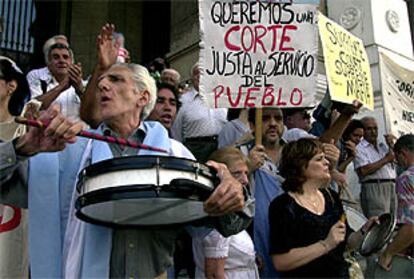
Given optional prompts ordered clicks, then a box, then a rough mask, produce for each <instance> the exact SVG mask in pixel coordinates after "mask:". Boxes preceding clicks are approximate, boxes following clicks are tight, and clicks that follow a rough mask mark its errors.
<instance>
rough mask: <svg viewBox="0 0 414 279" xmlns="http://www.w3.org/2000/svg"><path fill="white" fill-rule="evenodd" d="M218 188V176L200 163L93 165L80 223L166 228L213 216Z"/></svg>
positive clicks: (136, 160)
mask: <svg viewBox="0 0 414 279" xmlns="http://www.w3.org/2000/svg"><path fill="white" fill-rule="evenodd" d="M217 184H218V178H217V176H216V174H215V171H214V170H213V169H211V168H209V167H207V166H206V165H203V164H200V163H198V162H196V161H192V160H187V159H182V158H174V157H157V156H131V157H121V158H115V159H111V160H105V161H102V162H98V163H96V164H92V165H90V166H88V167H86V168H85V169H84V170H82V171H81V172H80V174H79V182H78V185H77V190H78V193H79V197H78V199H77V200H76V204H75V207H76V210H77V212H76V215H77V217H78V218H80V219H82V220H84V221H86V222H90V223H94V224H100V225H107V226H144V227H145V226H166V225H174V224H185V223H190V222H193V221H196V220H199V219H202V218H204V217H207V214H206V213H205V212H204V209H203V201H205V200H206V199H207V198H208V197H209V196H210V194H211V193H212V192H213V191H214V189H215V186H216V185H217Z"/></svg>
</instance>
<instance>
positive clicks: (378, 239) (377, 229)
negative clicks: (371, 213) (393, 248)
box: [359, 213, 396, 256]
mask: <svg viewBox="0 0 414 279" xmlns="http://www.w3.org/2000/svg"><path fill="white" fill-rule="evenodd" d="M395 222H396V221H395V218H394V217H393V216H392V215H391V214H389V213H385V214H383V215H381V216H380V217H379V224H374V225H373V226H372V227H371V228H370V230H369V231H368V232H367V234H366V235H365V237H364V239H363V240H362V244H361V248H360V250H359V252H360V254H361V255H362V256H369V255H372V254H373V253H376V252H378V251H379V250H381V248H382V247H383V246H384V245H385V244H386V243H387V242H388V240H389V239H390V237H391V235H392V232H393V230H394V228H395Z"/></svg>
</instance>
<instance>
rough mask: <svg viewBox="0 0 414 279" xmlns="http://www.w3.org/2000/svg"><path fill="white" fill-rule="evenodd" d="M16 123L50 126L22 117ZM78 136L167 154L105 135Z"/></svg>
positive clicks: (85, 132) (42, 126) (16, 119)
mask: <svg viewBox="0 0 414 279" xmlns="http://www.w3.org/2000/svg"><path fill="white" fill-rule="evenodd" d="M14 121H16V123H19V124H24V125H27V126H33V127H37V128H46V127H47V125H48V123H44V122H42V121H40V120H36V119H27V118H24V117H20V116H18V117H16V118H15V119H14ZM78 136H80V137H84V138H90V139H96V140H100V141H105V142H109V143H115V144H119V145H124V146H129V147H133V148H137V149H145V150H151V151H157V152H163V153H167V151H166V150H164V149H161V148H158V147H154V146H150V145H147V144H143V143H138V142H134V141H131V140H126V139H122V138H116V137H111V136H104V135H100V134H97V133H92V132H88V131H80V132H79V133H78Z"/></svg>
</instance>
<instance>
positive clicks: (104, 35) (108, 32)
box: [96, 23, 119, 70]
mask: <svg viewBox="0 0 414 279" xmlns="http://www.w3.org/2000/svg"><path fill="white" fill-rule="evenodd" d="M114 31H115V25H113V24H109V23H107V24H105V25H104V26H102V28H101V31H100V33H99V35H98V37H97V39H96V47H97V50H98V65H99V67H100V68H101V70H106V69H108V68H109V67H111V66H112V65H113V64H115V63H116V58H117V56H118V49H119V46H115V45H114V44H113V42H112V34H113V32H114Z"/></svg>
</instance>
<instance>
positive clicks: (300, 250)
mask: <svg viewBox="0 0 414 279" xmlns="http://www.w3.org/2000/svg"><path fill="white" fill-rule="evenodd" d="M329 167H330V165H329V162H328V160H327V159H326V158H325V154H324V153H323V149H322V144H321V143H320V142H319V141H318V140H316V139H306V138H304V139H300V140H298V141H295V142H291V143H289V144H287V145H286V146H285V147H284V149H283V151H282V158H281V164H280V169H279V170H280V174H281V175H282V176H283V177H284V178H285V181H284V182H283V184H282V187H283V189H284V190H285V193H284V194H282V195H281V196H279V197H277V198H276V199H274V200H273V201H272V203H271V205H270V207H269V222H270V254H271V255H272V260H273V264H274V266H275V268H276V269H277V270H278V271H280V272H281V273H282V276H283V277H296V278H300V277H313V278H321V277H330V278H348V277H349V275H348V268H349V266H348V263H347V262H346V261H345V259H344V256H343V253H344V250H345V245H346V241H348V244H350V245H351V246H352V247H354V246H355V247H356V245H357V243H358V242H360V241H361V240H362V235H363V234H362V233H361V232H358V233H352V232H351V229H350V228H349V226H348V224H346V220H345V218H344V216H345V215H344V211H343V208H342V203H341V200H340V199H339V196H338V194H337V193H335V192H334V191H332V190H331V189H329V188H327V187H326V186H327V185H328V184H329V182H330V179H331V176H330V172H329ZM372 223H373V221H368V222H367V223H366V224H365V225H364V226H363V227H362V229H361V231H366V230H367V229H368V228H369V227H370V226H371V225H372Z"/></svg>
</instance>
